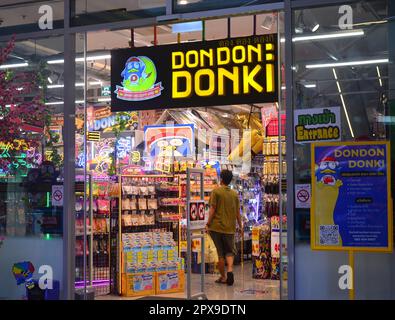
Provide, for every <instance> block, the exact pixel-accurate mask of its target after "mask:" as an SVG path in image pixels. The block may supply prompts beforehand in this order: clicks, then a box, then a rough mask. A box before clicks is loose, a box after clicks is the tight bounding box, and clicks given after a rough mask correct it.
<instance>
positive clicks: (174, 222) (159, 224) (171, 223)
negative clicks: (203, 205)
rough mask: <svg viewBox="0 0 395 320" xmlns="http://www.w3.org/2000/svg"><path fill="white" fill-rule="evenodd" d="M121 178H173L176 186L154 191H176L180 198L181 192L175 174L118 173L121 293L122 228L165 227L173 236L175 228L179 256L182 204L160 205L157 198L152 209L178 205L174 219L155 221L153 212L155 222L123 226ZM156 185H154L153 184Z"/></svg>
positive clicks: (144, 228)
mask: <svg viewBox="0 0 395 320" xmlns="http://www.w3.org/2000/svg"><path fill="white" fill-rule="evenodd" d="M123 178H131V179H143V178H155V179H156V178H158V179H160V178H169V179H174V180H177V181H178V185H177V188H171V189H170V190H166V189H164V190H158V189H157V188H155V189H156V192H157V191H159V192H169V193H171V192H177V197H176V198H177V199H180V198H181V197H180V194H181V188H180V185H179V179H178V178H179V177H178V175H176V174H139V175H137V174H136V175H119V181H120V188H119V189H120V190H119V211H118V239H119V240H118V250H117V255H118V261H117V262H118V266H117V270H118V272H117V273H118V279H117V282H118V290H117V292H118V294H119V295H121V294H122V292H123V289H122V274H123V273H124V267H123V265H124V263H123V244H122V233H124V231H125V229H124V228H128V229H126V230H128V231H130V232H131V233H133V232H144V231H149V230H152V229H158V228H159V229H162V228H163V229H166V230H168V231H171V232H172V233H173V237H174V236H175V232H174V231H175V230H174V229H177V231H178V232H177V233H176V235H177V247H178V256H180V238H181V228H180V220H181V219H180V218H181V216H180V214H181V207H182V206H183V205H182V204H175V205H171V206H169V205H167V206H166V205H161V204H160V201H159V199H158V209H155V210H153V211H157V210H159V208H160V207H178V218H177V219H175V220H171V221H157V216H156V214H155V218H154V219H155V223H154V224H152V225H138V226H127V227H124V226H123V225H122V212H123V209H122V196H123V191H122V184H123ZM155 187H156V186H155ZM144 211H149V210H144ZM174 225H176V227H174Z"/></svg>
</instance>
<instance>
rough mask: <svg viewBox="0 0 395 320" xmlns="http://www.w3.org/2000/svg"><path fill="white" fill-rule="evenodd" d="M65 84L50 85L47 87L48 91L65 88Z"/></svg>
mask: <svg viewBox="0 0 395 320" xmlns="http://www.w3.org/2000/svg"><path fill="white" fill-rule="evenodd" d="M63 87H64V84H50V85H48V86H47V88H48V89H57V88H63Z"/></svg>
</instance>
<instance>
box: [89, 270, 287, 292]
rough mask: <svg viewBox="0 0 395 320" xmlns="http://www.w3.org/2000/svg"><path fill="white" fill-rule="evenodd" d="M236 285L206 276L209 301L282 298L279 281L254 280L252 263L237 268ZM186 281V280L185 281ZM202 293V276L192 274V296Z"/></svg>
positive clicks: (235, 272)
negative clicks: (221, 282)
mask: <svg viewBox="0 0 395 320" xmlns="http://www.w3.org/2000/svg"><path fill="white" fill-rule="evenodd" d="M234 275H235V283H234V285H233V286H227V285H224V284H217V283H215V280H216V279H218V275H215V274H206V277H205V293H206V295H207V298H208V299H209V300H277V299H279V297H280V281H279V280H259V279H253V278H252V265H251V262H245V263H244V267H241V266H235V268H234ZM185 280H186V279H185ZM199 291H200V275H199V274H192V294H194V293H198V292H199ZM158 297H163V298H185V297H186V292H184V293H172V294H166V295H160V296H158ZM138 298H141V297H133V298H127V297H120V296H115V295H107V296H100V297H96V299H97V300H134V299H138Z"/></svg>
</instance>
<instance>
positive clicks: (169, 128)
mask: <svg viewBox="0 0 395 320" xmlns="http://www.w3.org/2000/svg"><path fill="white" fill-rule="evenodd" d="M144 141H145V151H146V153H147V154H148V155H149V156H150V157H154V158H155V157H166V158H169V159H172V158H173V157H189V156H191V155H192V153H193V152H194V126H193V124H176V125H158V126H145V127H144Z"/></svg>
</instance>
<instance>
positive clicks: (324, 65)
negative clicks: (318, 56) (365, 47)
mask: <svg viewBox="0 0 395 320" xmlns="http://www.w3.org/2000/svg"><path fill="white" fill-rule="evenodd" d="M388 62H389V59H375V60H360V61H348V62H332V63H319V64H308V65H306V69H317V68H335V67H347V66H359V65H366V64H380V63H388Z"/></svg>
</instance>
